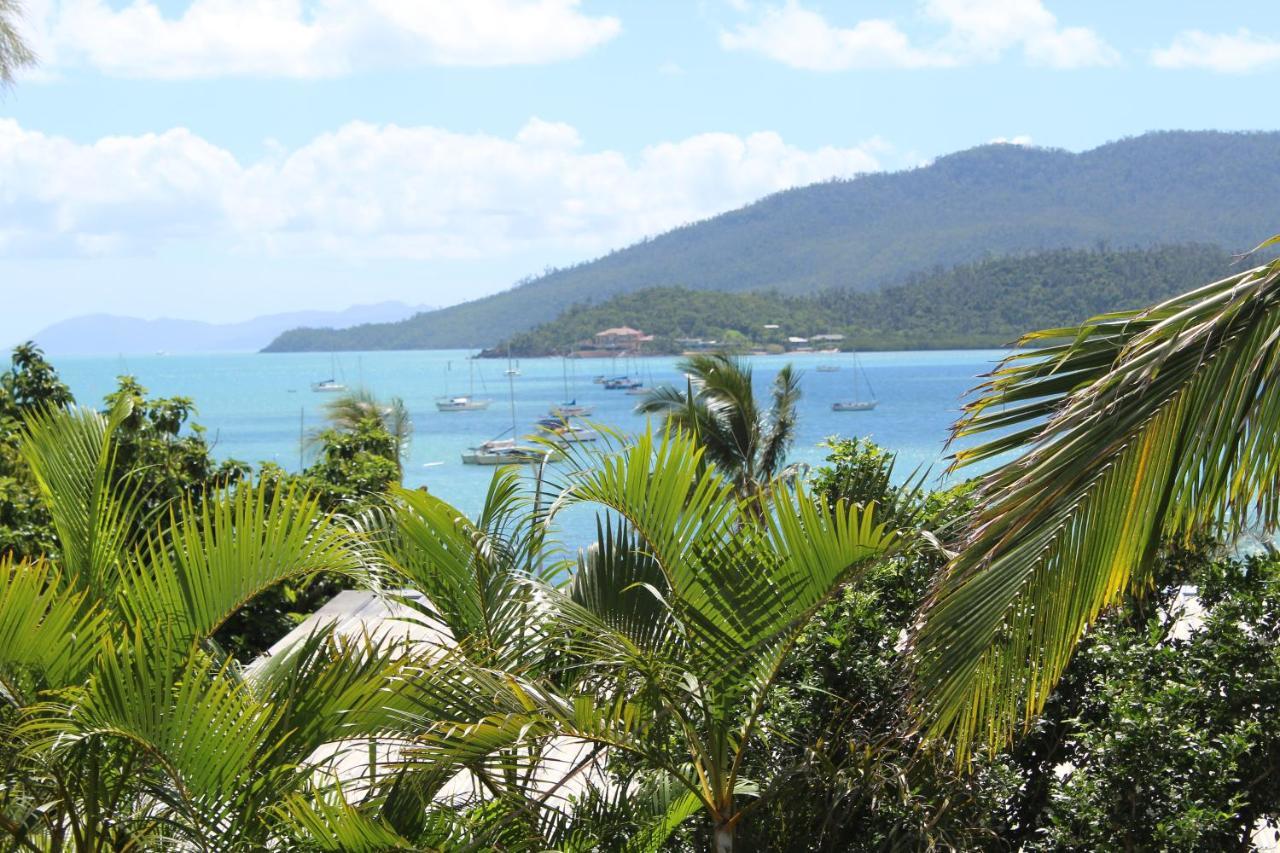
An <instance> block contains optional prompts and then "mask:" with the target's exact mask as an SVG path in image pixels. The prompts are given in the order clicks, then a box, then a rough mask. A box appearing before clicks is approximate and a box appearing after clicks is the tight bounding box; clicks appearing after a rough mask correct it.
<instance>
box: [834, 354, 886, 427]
mask: <svg viewBox="0 0 1280 853" xmlns="http://www.w3.org/2000/svg"><path fill="white" fill-rule="evenodd" d="M853 367H854V373H853V399H852V400H843V401H840V402H836V403H832V404H831V411H833V412H869V411H871V410H872V409H874V408H875V407H876V406H878V405H879V404H880V401H879V400H877V399H876V392H875V389H873V388H872V387H871V380H870V379H869V378H868V377H867V371H866V370H864V369H863V368H862V362H860V361H859V360H858V355H857V353H854V355H853ZM858 374H862V381H863V382H866V383H867V393H868V394H869V395H870V397H869V399H866V400H859V399H858Z"/></svg>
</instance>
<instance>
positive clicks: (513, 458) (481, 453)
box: [462, 438, 547, 465]
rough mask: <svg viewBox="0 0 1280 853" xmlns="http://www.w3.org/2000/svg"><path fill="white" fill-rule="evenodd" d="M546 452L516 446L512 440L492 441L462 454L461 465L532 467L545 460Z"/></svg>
mask: <svg viewBox="0 0 1280 853" xmlns="http://www.w3.org/2000/svg"><path fill="white" fill-rule="evenodd" d="M546 455H547V454H546V451H544V450H539V449H538V448H536V447H528V446H525V445H520V444H516V441H515V439H513V438H502V439H497V438H495V439H492V440H491V441H486V442H483V443H481V444H479V445H477V446H476V447H471V448H468V449H467V450H466V452H464V453H463V454H462V464H463V465H533V464H537V463H539V462H541V461H542V460H543V459H545V458H546Z"/></svg>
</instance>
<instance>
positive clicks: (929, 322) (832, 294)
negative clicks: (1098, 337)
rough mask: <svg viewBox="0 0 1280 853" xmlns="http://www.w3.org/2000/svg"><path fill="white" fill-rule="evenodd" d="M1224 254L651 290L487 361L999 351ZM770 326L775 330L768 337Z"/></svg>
mask: <svg viewBox="0 0 1280 853" xmlns="http://www.w3.org/2000/svg"><path fill="white" fill-rule="evenodd" d="M1231 261H1232V259H1231V257H1230V256H1229V255H1227V254H1226V253H1225V252H1223V251H1222V250H1221V249H1217V248H1215V247H1212V246H1195V245H1191V246H1166V247H1160V248H1154V249H1131V250H1126V251H1112V250H1106V249H1095V250H1078V249H1058V250H1056V251H1051V252H1041V253H1037V254H1034V255H1029V256H1025V257H1017V258H997V259H993V260H988V261H982V262H980V263H976V264H966V265H963V266H960V267H956V268H953V269H951V270H947V271H941V272H934V273H930V274H927V275H917V276H913V277H912V278H911V279H910V280H909V281H907V282H906V283H904V284H901V285H896V286H893V287H888V288H885V289H883V290H880V291H877V292H874V293H860V292H858V291H854V290H848V289H845V290H830V291H825V292H822V293H817V294H813V295H809V296H784V295H781V294H777V293H719V292H715V291H696V290H688V289H685V288H673V287H666V288H651V289H648V290H641V291H637V292H635V293H627V294H623V295H621V296H615V297H614V298H612V299H610V300H608V301H606V302H603V303H600V304H580V305H576V306H573V307H572V308H570V309H569V310H568V311H566V312H565V313H564V314H562V315H561V316H560V317H558V318H557V319H556V320H554V321H552V322H550V323H544V324H542V325H539V326H537V327H536V328H534V329H531V330H530V331H528V332H522V333H520V334H517V335H514V336H513V337H511V338H510V339H509V340H507V341H504V342H502V343H500V344H498V345H497V346H495V347H494V348H492V349H491V350H490V351H489V352H488V354H490V355H494V356H505V355H506V353H507V348H508V346H509V347H510V350H511V353H512V355H516V356H525V357H529V356H539V355H550V354H554V353H563V352H566V351H568V350H569V349H570V348H571V347H572V345H573V344H574V343H575V342H578V341H582V340H586V339H589V338H590V337H591V336H592V335H593V334H594V333H595V332H597V331H599V330H601V329H605V328H608V327H611V326H622V325H628V326H633V327H636V328H639V329H643V330H644V331H646V332H648V333H650V334H653V335H655V336H656V337H657V340H655V341H654V343H653V344H652V345H651V346H652V349H653V350H654V351H657V352H679V351H680V350H681V349H683V347H682V346H681V345H680V344H678V343H677V342H676V341H675V339H676V338H682V337H696V338H706V339H715V340H718V341H726V340H728V341H731V342H737V343H738V344H740V345H742V346H747V345H750V344H756V345H765V344H771V343H774V344H776V343H781V342H783V341H784V340H785V339H786V338H787V337H788V336H790V335H798V336H802V337H809V336H811V335H817V334H824V333H830V332H836V333H840V334H843V335H845V340H844V342H843V345H844V346H845V347H846V348H848V347H853V346H856V347H858V348H859V349H951V348H965V347H998V346H1003V345H1005V344H1008V343H1010V342H1011V341H1013V340H1014V339H1016V338H1017V337H1018V335H1019V334H1021V333H1022V332H1024V331H1026V330H1027V329H1032V328H1037V327H1054V326H1059V325H1066V324H1070V323H1075V322H1078V321H1079V320H1080V319H1082V318H1084V317H1089V316H1092V315H1094V314H1099V313H1102V312H1104V311H1113V310H1118V309H1121V308H1132V307H1135V306H1138V305H1145V304H1148V303H1151V302H1154V301H1157V300H1160V299H1164V298H1167V297H1169V296H1172V295H1174V294H1176V293H1180V292H1182V291H1184V290H1188V289H1190V288H1191V287H1193V286H1195V284H1196V283H1199V282H1205V281H1209V280H1211V279H1215V278H1220V277H1222V276H1224V275H1226V274H1227V273H1228V272H1229V271H1230V269H1231ZM766 324H771V325H777V326H778V327H779V328H778V329H776V330H769V329H765V328H764V326H765V325H766Z"/></svg>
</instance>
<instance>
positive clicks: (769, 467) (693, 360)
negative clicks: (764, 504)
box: [636, 353, 800, 496]
mask: <svg viewBox="0 0 1280 853" xmlns="http://www.w3.org/2000/svg"><path fill="white" fill-rule="evenodd" d="M679 367H680V370H682V371H683V372H684V373H685V374H686V375H687V376H688V377H689V381H688V386H687V388H686V390H684V391H681V390H679V389H677V388H674V387H672V386H670V385H664V386H659V387H657V388H654V389H653V390H651V391H650V392H649V393H648V394H646V395H645V396H644V398H643V399H642V400H641V401H640V403H639V404H638V405H637V406H636V411H637V412H641V413H644V414H656V415H662V416H663V417H664V419H665V426H666V427H668V428H672V427H673V428H676V429H680V430H683V431H685V432H688V433H690V434H691V435H693V436H695V437H696V438H697V440H698V443H699V444H701V445H702V447H703V448H704V449H705V453H706V458H707V461H709V462H710V463H711V464H713V465H715V466H716V467H717V468H719V469H720V471H721V472H723V473H724V475H725V476H726V477H727V478H728V479H729V481H730V482H732V483H733V484H734V487H735V488H736V489H737V490H738V493H739V494H740V495H743V496H747V495H751V494H755V493H757V492H758V491H759V490H760V488H761V486H762V485H763V484H765V483H768V482H769V481H771V480H773V479H774V478H776V477H777V476H778V475H779V474H781V473H782V471H783V466H784V464H785V462H786V455H787V450H788V449H789V448H790V446H791V442H792V440H793V439H794V438H795V427H796V403H797V402H798V401H799V399H800V375H799V373H797V372H796V371H795V370H793V369H792V367H791V365H789V364H788V365H786V366H785V367H783V368H782V369H781V370H780V371H778V375H777V377H776V378H775V379H774V381H773V387H772V391H771V395H772V400H771V404H770V407H769V409H768V410H767V411H764V410H762V409H761V407H760V404H759V403H758V402H757V401H756V398H755V391H754V389H753V388H752V384H751V366H750V365H749V364H747V363H746V362H745V361H743V360H742V359H739V358H737V357H735V356H732V355H729V354H727V353H705V354H699V355H693V356H689V357H688V358H686V359H684V360H683V361H681V362H680V365H679Z"/></svg>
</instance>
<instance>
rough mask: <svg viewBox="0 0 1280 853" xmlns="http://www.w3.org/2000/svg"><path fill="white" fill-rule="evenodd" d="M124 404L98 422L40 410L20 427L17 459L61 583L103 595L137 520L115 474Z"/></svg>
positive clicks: (134, 504)
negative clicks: (52, 535)
mask: <svg viewBox="0 0 1280 853" xmlns="http://www.w3.org/2000/svg"><path fill="white" fill-rule="evenodd" d="M129 411H130V408H129V405H128V403H122V404H121V405H119V406H117V407H116V408H115V409H114V410H113V411H112V412H111V413H110V415H107V416H105V417H104V416H103V415H100V414H98V413H97V412H93V411H90V410H88V409H57V408H48V409H44V410H41V411H37V412H34V413H32V414H31V415H29V416H28V417H27V419H26V421H25V422H24V424H23V429H22V436H21V445H20V447H21V453H22V458H23V461H25V462H26V463H27V465H28V466H29V467H30V469H31V473H32V475H33V476H34V477H35V480H36V484H37V486H38V487H39V489H40V496H41V499H42V500H43V501H44V504H45V506H46V507H47V508H48V510H49V514H50V516H51V517H52V519H53V527H54V530H55V531H57V534H58V547H59V549H60V553H59V555H58V556H59V562H60V563H61V565H62V567H63V571H64V572H65V574H66V576H67V577H68V579H69V580H71V581H72V582H75V583H80V584H83V585H84V586H86V587H87V588H89V589H91V590H93V592H94V593H95V594H97V595H103V594H104V593H105V592H106V591H107V590H109V589H110V588H111V587H112V586H113V585H114V584H115V581H116V575H117V573H118V572H119V570H120V566H121V564H122V563H123V561H124V558H125V555H126V551H127V548H128V545H129V540H130V539H131V537H132V536H133V535H134V533H135V531H136V530H137V526H138V524H137V523H138V521H139V512H140V510H139V502H138V500H137V498H138V496H137V495H136V493H135V492H134V489H132V488H131V487H130V486H129V485H128V480H127V478H124V477H118V476H117V475H116V472H115V458H116V447H115V441H114V434H115V431H116V429H118V428H119V426H120V424H121V423H122V422H123V421H124V419H125V418H126V417H128V415H129Z"/></svg>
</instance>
